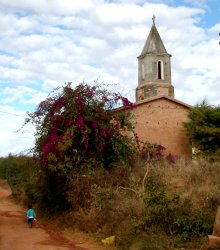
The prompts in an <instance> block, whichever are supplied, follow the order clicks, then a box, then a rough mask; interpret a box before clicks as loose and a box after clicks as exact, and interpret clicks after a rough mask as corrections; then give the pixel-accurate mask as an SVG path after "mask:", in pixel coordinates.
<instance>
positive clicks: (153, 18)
mask: <svg viewBox="0 0 220 250" xmlns="http://www.w3.org/2000/svg"><path fill="white" fill-rule="evenodd" d="M155 19H156V17H155V15H153V17H152V20H153V25H155Z"/></svg>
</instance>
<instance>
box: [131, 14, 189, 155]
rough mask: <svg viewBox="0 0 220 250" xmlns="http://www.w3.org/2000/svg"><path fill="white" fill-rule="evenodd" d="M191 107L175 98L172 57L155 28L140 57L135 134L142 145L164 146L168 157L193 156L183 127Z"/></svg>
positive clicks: (152, 29) (135, 109) (151, 31)
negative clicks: (143, 142)
mask: <svg viewBox="0 0 220 250" xmlns="http://www.w3.org/2000/svg"><path fill="white" fill-rule="evenodd" d="M190 108H191V106H190V105H188V104H186V103H184V102H181V101H179V100H177V99H175V98H174V87H173V85H172V82H171V55H170V54H169V53H167V51H166V49H165V46H164V44H163V42H162V39H161V37H160V35H159V33H158V30H157V28H156V25H155V17H153V25H152V27H151V30H150V33H149V35H148V38H147V40H146V43H145V45H144V48H143V50H142V52H141V54H140V55H139V56H138V86H137V88H136V107H135V108H134V109H133V112H134V117H135V131H136V132H137V134H138V136H139V137H140V139H141V140H142V141H146V142H150V143H157V144H161V145H163V146H164V147H165V148H166V153H167V154H169V153H171V154H173V155H178V156H189V155H191V147H190V144H189V140H188V138H187V135H186V131H185V129H184V126H183V122H186V121H187V119H188V111H189V109H190Z"/></svg>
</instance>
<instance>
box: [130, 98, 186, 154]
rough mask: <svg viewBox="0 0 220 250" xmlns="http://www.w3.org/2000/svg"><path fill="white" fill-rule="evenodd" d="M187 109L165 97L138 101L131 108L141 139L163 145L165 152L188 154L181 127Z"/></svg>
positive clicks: (184, 135) (183, 131)
mask: <svg viewBox="0 0 220 250" xmlns="http://www.w3.org/2000/svg"><path fill="white" fill-rule="evenodd" d="M188 110H189V107H187V106H184V105H182V104H180V103H178V102H175V101H172V100H169V99H166V98H158V99H155V100H152V101H145V102H143V103H140V104H138V105H137V107H136V108H134V109H133V113H134V125H135V128H136V132H137V134H138V135H139V137H140V139H141V140H143V141H148V142H151V143H158V144H161V145H163V146H164V147H165V148H166V153H172V154H174V155H182V156H183V155H185V156H189V155H191V147H190V145H189V142H188V138H187V136H186V133H185V130H184V127H183V122H185V121H187V119H188V118H187V113H188Z"/></svg>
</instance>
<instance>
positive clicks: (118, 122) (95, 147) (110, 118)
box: [26, 83, 133, 175]
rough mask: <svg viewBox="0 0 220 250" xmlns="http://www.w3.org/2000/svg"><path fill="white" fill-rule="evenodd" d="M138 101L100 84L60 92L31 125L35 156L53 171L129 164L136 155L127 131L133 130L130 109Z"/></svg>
mask: <svg viewBox="0 0 220 250" xmlns="http://www.w3.org/2000/svg"><path fill="white" fill-rule="evenodd" d="M119 106H121V107H122V110H125V109H130V108H131V107H132V106H133V104H132V103H131V102H130V101H129V100H128V99H127V98H125V97H123V96H122V95H121V94H119V93H115V92H111V91H108V90H106V89H102V88H101V87H100V86H99V85H95V86H89V85H87V84H85V83H82V84H79V85H78V86H77V87H76V88H75V89H73V88H72V87H71V84H70V83H68V84H66V85H65V86H64V87H62V88H59V89H56V90H54V91H53V92H52V93H51V94H50V95H49V96H48V98H47V99H46V100H45V101H42V102H41V103H40V104H39V105H38V107H37V109H36V111H35V112H33V113H29V114H28V115H29V116H28V119H26V123H28V122H32V123H33V124H34V125H35V127H36V144H35V148H34V153H35V156H36V157H38V158H39V159H40V161H41V164H42V166H43V167H44V168H46V169H47V170H48V171H49V172H56V173H58V174H61V175H62V174H64V175H68V174H70V173H71V172H72V171H80V170H82V169H83V168H87V169H93V168H95V167H97V166H103V167H104V168H108V167H110V166H111V163H113V162H116V161H121V163H123V164H124V163H125V162H126V160H127V159H128V158H129V155H131V153H132V150H133V148H132V147H133V146H132V141H131V139H129V138H128V137H127V136H125V135H123V133H121V131H122V130H123V131H128V130H131V129H132V125H131V123H130V121H129V112H128V111H126V112H120V111H115V110H114V109H115V108H117V107H119Z"/></svg>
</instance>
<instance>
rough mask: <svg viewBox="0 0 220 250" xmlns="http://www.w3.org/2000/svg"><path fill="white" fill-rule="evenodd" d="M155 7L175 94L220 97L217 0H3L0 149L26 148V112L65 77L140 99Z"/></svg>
mask: <svg viewBox="0 0 220 250" xmlns="http://www.w3.org/2000/svg"><path fill="white" fill-rule="evenodd" d="M153 15H155V16H156V20H155V23H156V27H157V29H158V31H159V33H160V36H161V38H162V40H163V42H164V45H165V47H166V50H167V52H168V53H169V54H171V55H172V58H171V63H172V84H173V86H174V88H175V98H176V99H178V100H180V101H182V102H185V103H187V104H190V105H196V104H199V103H201V102H202V101H203V100H206V101H207V102H208V103H209V104H212V105H220V94H219V93H220V82H219V79H220V45H219V41H220V36H219V33H220V2H219V0H151V1H150V0H126V1H125V0H81V1H75V0H72V1H71V0H38V1H35V0H11V1H8V0H0V19H1V22H0V156H7V155H8V154H9V153H11V154H27V153H28V151H29V149H30V148H32V147H33V146H34V133H35V129H34V127H31V126H27V127H24V128H23V129H20V128H21V127H22V124H23V123H24V119H25V117H26V113H27V112H33V111H34V110H35V109H36V107H37V105H38V104H39V103H40V102H41V101H43V100H45V99H46V97H47V95H48V94H49V93H50V92H51V91H52V90H53V89H54V88H56V87H59V86H62V85H64V84H65V83H66V82H72V86H73V87H74V86H77V85H78V84H79V83H81V82H83V81H84V82H85V83H87V84H93V82H94V81H96V80H97V81H98V82H99V83H105V84H112V88H114V89H115V90H116V91H119V92H121V93H122V94H123V95H124V96H127V97H128V98H129V99H130V100H131V101H135V88H136V87H137V81H138V79H137V75H138V71H137V56H139V55H140V53H141V51H142V49H143V47H144V43H145V41H146V39H147V36H148V34H149V31H150V28H151V26H152V16H153Z"/></svg>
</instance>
